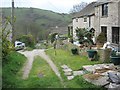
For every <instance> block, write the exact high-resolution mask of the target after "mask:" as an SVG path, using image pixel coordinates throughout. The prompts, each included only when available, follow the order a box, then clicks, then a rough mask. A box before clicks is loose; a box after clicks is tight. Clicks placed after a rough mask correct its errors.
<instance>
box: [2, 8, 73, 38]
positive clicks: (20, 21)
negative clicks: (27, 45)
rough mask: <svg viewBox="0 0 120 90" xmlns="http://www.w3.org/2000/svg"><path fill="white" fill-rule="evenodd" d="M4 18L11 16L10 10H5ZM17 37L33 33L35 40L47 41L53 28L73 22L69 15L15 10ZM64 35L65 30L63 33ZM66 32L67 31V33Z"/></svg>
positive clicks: (33, 10)
mask: <svg viewBox="0 0 120 90" xmlns="http://www.w3.org/2000/svg"><path fill="white" fill-rule="evenodd" d="M2 11H3V15H4V16H11V9H10V8H3V9H2ZM15 18H16V22H15V35H16V36H18V35H21V34H28V33H31V34H33V35H34V36H35V38H39V39H45V38H46V36H47V35H48V34H49V33H51V32H52V29H51V28H53V27H56V26H58V27H66V26H67V25H68V24H69V23H70V22H71V16H70V15H68V14H59V13H55V12H52V11H48V10H42V9H36V8H15ZM62 32H63V33H64V30H63V31H62ZM65 32H66V31H65Z"/></svg>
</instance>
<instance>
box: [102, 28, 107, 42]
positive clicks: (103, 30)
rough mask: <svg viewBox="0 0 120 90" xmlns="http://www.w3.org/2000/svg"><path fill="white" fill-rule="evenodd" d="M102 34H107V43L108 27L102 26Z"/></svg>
mask: <svg viewBox="0 0 120 90" xmlns="http://www.w3.org/2000/svg"><path fill="white" fill-rule="evenodd" d="M101 32H103V33H104V34H105V37H106V39H105V41H107V27H106V26H102V27H101Z"/></svg>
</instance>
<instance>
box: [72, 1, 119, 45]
mask: <svg viewBox="0 0 120 90" xmlns="http://www.w3.org/2000/svg"><path fill="white" fill-rule="evenodd" d="M77 28H86V29H89V30H90V29H91V28H93V29H94V30H95V37H97V36H98V35H99V34H100V33H101V32H104V33H105V35H106V41H108V42H110V43H112V44H113V45H117V44H120V0H98V1H96V2H92V3H90V4H88V5H87V6H86V7H85V8H84V9H83V10H82V11H80V12H79V13H77V14H76V15H75V16H74V17H73V39H74V40H75V39H76V38H77V37H76V29H77Z"/></svg>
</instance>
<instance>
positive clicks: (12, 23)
mask: <svg viewBox="0 0 120 90" xmlns="http://www.w3.org/2000/svg"><path fill="white" fill-rule="evenodd" d="M11 25H12V42H13V43H14V33H15V31H14V0H12V9H11Z"/></svg>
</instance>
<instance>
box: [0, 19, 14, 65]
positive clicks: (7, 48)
mask: <svg viewBox="0 0 120 90" xmlns="http://www.w3.org/2000/svg"><path fill="white" fill-rule="evenodd" d="M4 20H5V22H2V23H3V24H2V32H1V33H0V34H2V35H0V36H2V59H3V63H4V62H6V61H5V60H6V56H7V55H8V54H9V53H10V52H11V51H12V50H13V44H12V43H11V42H10V41H9V39H8V37H9V35H10V33H12V32H11V30H10V29H9V28H8V24H9V23H10V20H11V18H10V17H6V18H5V19H4ZM0 43H1V40H0Z"/></svg>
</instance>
